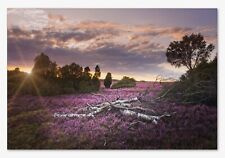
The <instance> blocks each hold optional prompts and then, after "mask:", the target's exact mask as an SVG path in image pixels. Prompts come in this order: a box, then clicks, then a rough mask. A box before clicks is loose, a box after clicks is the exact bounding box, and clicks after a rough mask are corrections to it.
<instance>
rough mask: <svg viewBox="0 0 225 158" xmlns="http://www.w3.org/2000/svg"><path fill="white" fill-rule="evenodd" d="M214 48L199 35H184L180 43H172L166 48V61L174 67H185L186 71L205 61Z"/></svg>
mask: <svg viewBox="0 0 225 158" xmlns="http://www.w3.org/2000/svg"><path fill="white" fill-rule="evenodd" d="M213 49H214V46H213V45H212V44H209V45H208V44H207V43H206V41H205V40H204V37H203V36H202V35H201V34H191V35H190V36H187V35H185V36H184V37H183V39H182V40H181V41H173V42H171V43H170V45H169V47H168V48H167V52H166V56H167V61H168V62H169V63H171V65H174V66H175V67H180V66H185V67H187V68H188V70H192V69H194V68H196V67H197V66H198V65H199V64H200V63H201V62H202V61H207V60H208V59H209V56H210V54H211V52H212V51H213Z"/></svg>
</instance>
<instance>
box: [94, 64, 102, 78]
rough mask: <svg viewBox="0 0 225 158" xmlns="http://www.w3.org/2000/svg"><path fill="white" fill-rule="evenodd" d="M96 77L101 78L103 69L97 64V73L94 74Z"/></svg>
mask: <svg viewBox="0 0 225 158" xmlns="http://www.w3.org/2000/svg"><path fill="white" fill-rule="evenodd" d="M94 76H95V77H97V78H100V77H101V71H100V68H99V66H98V65H96V67H95V74H94Z"/></svg>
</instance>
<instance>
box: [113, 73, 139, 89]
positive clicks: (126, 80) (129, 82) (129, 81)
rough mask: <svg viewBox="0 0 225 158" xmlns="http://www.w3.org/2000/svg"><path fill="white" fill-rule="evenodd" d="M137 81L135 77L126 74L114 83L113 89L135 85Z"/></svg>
mask: <svg viewBox="0 0 225 158" xmlns="http://www.w3.org/2000/svg"><path fill="white" fill-rule="evenodd" d="M135 86H136V81H135V79H133V78H130V77H127V76H124V77H123V78H122V79H121V80H120V81H118V82H116V83H115V84H113V85H112V89H117V88H129V87H135Z"/></svg>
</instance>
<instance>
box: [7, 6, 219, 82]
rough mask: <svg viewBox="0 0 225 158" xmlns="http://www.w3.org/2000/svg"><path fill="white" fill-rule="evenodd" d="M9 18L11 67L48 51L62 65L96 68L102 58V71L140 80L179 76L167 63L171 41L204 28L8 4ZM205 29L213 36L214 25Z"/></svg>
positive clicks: (207, 33) (28, 61) (212, 39)
mask: <svg viewBox="0 0 225 158" xmlns="http://www.w3.org/2000/svg"><path fill="white" fill-rule="evenodd" d="M38 18H39V19H38ZM34 19H35V20H34ZM36 19H38V20H36ZM8 21H9V23H8V65H9V66H16V65H23V66H24V67H28V66H32V65H33V59H34V58H35V56H36V55H37V54H39V53H41V52H44V53H46V54H47V55H48V56H49V57H50V58H51V59H52V60H53V61H56V62H57V63H58V64H59V65H64V64H69V63H72V62H76V63H78V64H80V65H81V66H91V67H94V66H95V65H96V63H99V65H100V66H101V67H102V71H103V72H112V73H113V74H124V75H126V74H127V75H132V74H133V75H136V76H135V77H137V78H139V79H141V78H147V77H149V78H151V79H152V77H154V76H157V75H167V76H171V77H175V78H177V77H178V76H180V75H181V74H182V73H184V72H185V70H181V69H175V68H173V67H172V66H170V65H169V64H168V63H167V62H166V56H165V51H166V48H167V46H168V43H169V42H170V41H173V40H179V39H181V37H182V36H183V35H185V34H188V33H192V32H198V31H201V29H200V28H198V29H196V28H186V27H165V26H155V25H130V26H129V25H125V24H120V23H112V22H107V21H80V22H72V21H69V19H67V18H66V17H64V16H62V15H57V14H47V13H46V12H45V11H43V10H38V9H37V10H33V9H32V10H29V9H28V10H26V9H25V10H23V9H21V10H20V9H16V10H13V9H9V10H8ZM214 31H215V30H214ZM202 32H203V35H205V37H206V39H207V40H211V41H215V39H216V34H215V33H214V32H213V30H211V29H210V28H205V29H202ZM212 32H213V33H212ZM149 74H150V75H149Z"/></svg>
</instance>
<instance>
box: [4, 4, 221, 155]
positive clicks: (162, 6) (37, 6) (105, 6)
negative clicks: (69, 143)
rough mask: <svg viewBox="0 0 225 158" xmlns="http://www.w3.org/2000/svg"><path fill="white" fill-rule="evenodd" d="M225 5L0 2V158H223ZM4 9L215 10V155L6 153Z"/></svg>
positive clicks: (183, 152) (67, 152) (86, 152)
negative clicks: (216, 102) (216, 105)
mask: <svg viewBox="0 0 225 158" xmlns="http://www.w3.org/2000/svg"><path fill="white" fill-rule="evenodd" d="M224 2H225V1H223V0H0V155H1V157H23V158H28V157H29V158H30V157H34V158H40V157H55V158H61V157H65V158H66V157H72V156H74V157H89V158H92V157H93V156H98V157H104V158H105V157H114V156H121V157H125V156H126V157H129V158H130V157H135V158H137V157H142V158H143V157H156V156H157V157H158V156H163V157H173V158H174V157H187V158H189V157H204V158H206V157H210V158H211V157H222V155H223V154H225V104H224V103H225V102H224V98H225V97H224V91H223V90H224V89H222V87H223V88H224V87H225V86H224V81H225V76H224V72H225V71H224V69H225V61H224V60H225V8H223V6H225V4H224ZM7 8H218V50H219V51H218V54H219V55H218V60H219V67H218V72H219V75H218V76H219V78H218V81H219V83H218V85H219V86H218V88H219V95H218V99H219V104H218V120H219V121H218V150H217V151H205V150H203V151H201V150H200V151H174V150H172V151H171V150H170V151H162V150H156V151H155V150H147V151H120V152H115V151H101V152H99V151H86V150H84V151H78V150H74V151H63V152H61V151H56V150H54V151H8V150H7V92H6V89H7V78H6V75H7V71H6V69H7V13H6V12H7Z"/></svg>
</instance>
